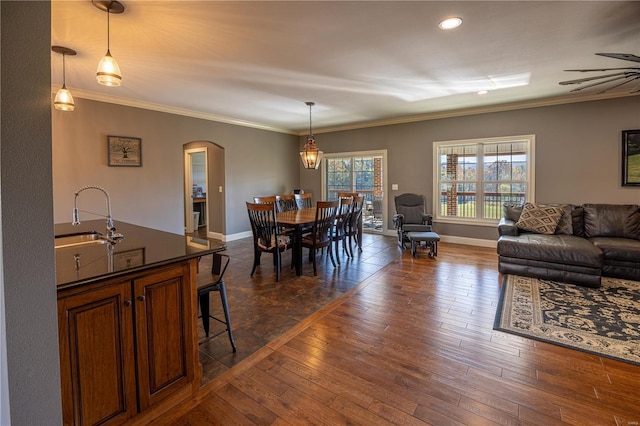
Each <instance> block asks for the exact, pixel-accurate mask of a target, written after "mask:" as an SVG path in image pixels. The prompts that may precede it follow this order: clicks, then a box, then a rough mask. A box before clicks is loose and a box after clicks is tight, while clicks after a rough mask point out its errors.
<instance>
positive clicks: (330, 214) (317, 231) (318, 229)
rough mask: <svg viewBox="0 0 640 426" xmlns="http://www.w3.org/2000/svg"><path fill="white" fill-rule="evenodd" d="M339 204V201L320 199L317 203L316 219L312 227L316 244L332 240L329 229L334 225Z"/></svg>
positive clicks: (312, 234)
mask: <svg viewBox="0 0 640 426" xmlns="http://www.w3.org/2000/svg"><path fill="white" fill-rule="evenodd" d="M338 204H339V203H338V202H337V201H318V202H317V203H316V220H315V222H314V223H313V228H312V229H311V237H312V240H313V242H314V245H318V244H326V243H330V242H331V240H330V234H329V231H331V228H332V227H333V226H334V221H335V220H336V213H337V212H338Z"/></svg>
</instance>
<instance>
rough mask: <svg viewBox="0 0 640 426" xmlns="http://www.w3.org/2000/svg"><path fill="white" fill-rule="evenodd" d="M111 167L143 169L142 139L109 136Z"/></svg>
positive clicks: (108, 150) (108, 146) (108, 147)
mask: <svg viewBox="0 0 640 426" xmlns="http://www.w3.org/2000/svg"><path fill="white" fill-rule="evenodd" d="M107 152H108V153H109V166H114V167H141V166H142V139H140V138H129V137H126V136H107Z"/></svg>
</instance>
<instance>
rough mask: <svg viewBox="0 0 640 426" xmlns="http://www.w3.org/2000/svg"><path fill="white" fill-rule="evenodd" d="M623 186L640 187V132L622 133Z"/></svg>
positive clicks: (624, 131) (628, 131)
mask: <svg viewBox="0 0 640 426" xmlns="http://www.w3.org/2000/svg"><path fill="white" fill-rule="evenodd" d="M622 186H640V130H623V131H622Z"/></svg>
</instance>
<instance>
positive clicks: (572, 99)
mask: <svg viewBox="0 0 640 426" xmlns="http://www.w3.org/2000/svg"><path fill="white" fill-rule="evenodd" d="M632 96H640V94H632V93H610V94H609V93H603V94H600V95H598V94H593V95H569V96H558V97H553V98H543V99H532V100H528V101H520V102H511V103H505V104H495V105H485V106H479V107H473V108H464V109H455V110H450V111H439V112H433V113H426V114H419V115H411V116H405V117H397V118H390V119H387V120H375V121H368V122H361V123H353V124H345V125H343V126H333V127H321V128H314V129H313V133H314V134H316V135H317V134H320V133H332V132H341V131H345V130H357V129H366V128H370V127H380V126H390V125H394V124H405V123H415V122H418V121H429V120H439V119H443V118H454V117H463V116H467V115H478V114H488V113H493V112H504V111H513V110H518V109H528V108H540V107H547V106H554V105H563V104H571V103H578V102H590V101H596V100H605V99H616V98H626V97H632ZM298 134H299V136H302V135H306V134H307V132H305V131H300V132H299V133H298Z"/></svg>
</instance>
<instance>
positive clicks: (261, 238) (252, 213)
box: [247, 202, 279, 251]
mask: <svg viewBox="0 0 640 426" xmlns="http://www.w3.org/2000/svg"><path fill="white" fill-rule="evenodd" d="M247 212H248V214H249V221H250V222H251V230H252V231H253V238H254V242H255V243H256V244H258V245H259V246H260V247H261V248H262V249H263V250H265V251H269V250H271V249H273V248H275V247H276V246H277V244H278V243H279V238H278V237H279V232H278V220H277V218H276V205H275V203H264V204H259V203H249V202H247Z"/></svg>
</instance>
